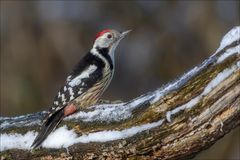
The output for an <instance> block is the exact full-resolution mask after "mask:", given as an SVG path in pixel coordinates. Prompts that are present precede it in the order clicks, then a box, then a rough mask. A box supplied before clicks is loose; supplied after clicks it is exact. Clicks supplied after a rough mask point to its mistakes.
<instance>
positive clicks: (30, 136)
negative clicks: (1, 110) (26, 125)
mask: <svg viewBox="0 0 240 160" xmlns="http://www.w3.org/2000/svg"><path fill="white" fill-rule="evenodd" d="M36 136H37V134H36V133H35V132H33V131H29V132H27V133H26V134H24V135H22V134H17V133H14V134H11V133H9V134H5V133H4V134H1V136H0V144H1V145H0V151H4V150H7V149H12V148H18V149H29V148H30V146H31V144H32V142H33V140H34V138H35V137H36Z"/></svg>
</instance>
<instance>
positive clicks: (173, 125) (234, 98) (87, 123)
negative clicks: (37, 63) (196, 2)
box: [0, 27, 240, 160]
mask: <svg viewBox="0 0 240 160" xmlns="http://www.w3.org/2000/svg"><path fill="white" fill-rule="evenodd" d="M239 41H240V27H235V28H233V29H232V30H231V31H230V32H228V33H227V34H226V35H225V36H224V38H223V40H222V42H221V44H220V47H219V48H218V50H217V51H216V52H215V53H214V55H212V56H211V57H210V58H208V59H207V60H205V61H204V62H203V63H202V64H201V65H199V66H197V67H195V68H193V69H192V70H191V71H189V72H188V73H186V74H185V75H183V76H182V77H181V78H180V79H178V80H176V81H175V82H173V83H170V84H168V85H166V86H164V87H162V88H160V89H157V90H156V91H154V92H149V93H146V94H145V95H142V96H140V97H138V98H136V99H133V100H131V101H129V102H125V103H117V104H111V103H109V104H99V105H96V106H92V107H90V108H89V109H87V110H81V111H79V112H78V113H76V114H74V115H72V116H71V117H69V118H65V119H64V122H63V123H62V124H61V125H60V127H59V128H58V129H56V130H55V131H54V132H53V133H52V134H51V135H50V136H49V137H48V138H47V139H46V141H45V142H44V143H43V148H41V149H37V150H34V151H31V152H30V145H31V143H32V141H33V139H34V137H35V136H36V132H37V131H38V130H39V126H40V124H41V123H40V122H41V120H42V119H43V117H44V115H45V114H46V113H45V112H44V111H43V112H39V113H34V114H29V115H24V116H20V117H1V118H0V124H1V125H0V127H1V156H2V157H5V158H12V159H17V158H27V159H29V158H32V159H34V158H42V159H56V158H69V159H71V158H75V159H94V158H95V159H107V158H108V159H126V158H129V159H155V158H158V159H164V160H168V159H171V160H172V159H186V158H191V157H194V156H195V155H196V154H197V153H199V152H200V151H202V150H204V149H206V148H208V147H210V146H211V145H213V144H214V143H215V142H216V141H217V140H218V139H220V138H221V137H223V136H224V135H225V134H227V133H228V132H229V131H231V130H232V129H234V128H235V127H236V126H239V123H240V105H239V104H240V83H239V82H240V45H239ZM14 148H16V149H14ZM66 149H67V151H66Z"/></svg>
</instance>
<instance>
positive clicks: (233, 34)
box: [216, 26, 240, 52]
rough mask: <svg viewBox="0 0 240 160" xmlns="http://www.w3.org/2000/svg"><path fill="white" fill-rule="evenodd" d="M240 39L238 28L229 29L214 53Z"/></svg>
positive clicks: (239, 27) (239, 29)
mask: <svg viewBox="0 0 240 160" xmlns="http://www.w3.org/2000/svg"><path fill="white" fill-rule="evenodd" d="M239 39H240V26H236V27H234V28H233V29H231V30H230V31H229V32H228V33H227V34H226V35H225V36H224V37H223V38H222V41H221V43H220V46H219V48H218V49H217V51H216V52H219V51H220V50H222V49H223V48H225V47H226V46H227V45H230V44H231V43H232V42H234V41H236V40H237V41H238V42H239Z"/></svg>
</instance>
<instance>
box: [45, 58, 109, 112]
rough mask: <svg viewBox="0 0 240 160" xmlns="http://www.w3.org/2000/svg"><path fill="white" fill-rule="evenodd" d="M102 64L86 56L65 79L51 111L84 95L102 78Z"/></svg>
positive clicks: (100, 61)
mask: <svg viewBox="0 0 240 160" xmlns="http://www.w3.org/2000/svg"><path fill="white" fill-rule="evenodd" d="M104 65H105V64H104V62H103V61H102V60H101V59H100V58H98V57H97V56H95V55H92V54H87V55H86V56H85V57H84V58H83V59H82V60H81V61H80V62H79V63H78V64H77V65H76V67H75V68H74V69H73V71H72V73H71V74H70V75H69V76H68V77H67V80H66V83H65V85H64V86H63V87H62V88H61V89H60V90H59V92H58V94H57V95H56V97H55V98H54V102H53V107H52V108H51V110H50V112H51V111H56V110H58V109H61V108H62V107H64V106H65V105H67V104H68V103H69V102H71V101H72V100H74V99H76V98H77V97H79V96H80V95H81V94H83V93H85V92H86V91H87V90H88V89H89V88H91V87H92V86H93V85H94V84H96V83H97V82H99V81H100V80H101V79H102V76H103V72H102V70H103V68H104Z"/></svg>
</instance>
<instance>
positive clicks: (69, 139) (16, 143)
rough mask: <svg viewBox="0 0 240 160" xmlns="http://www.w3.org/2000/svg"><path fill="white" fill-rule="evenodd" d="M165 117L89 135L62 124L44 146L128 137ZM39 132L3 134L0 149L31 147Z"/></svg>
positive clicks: (52, 146)
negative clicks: (79, 133) (78, 134)
mask: <svg viewBox="0 0 240 160" xmlns="http://www.w3.org/2000/svg"><path fill="white" fill-rule="evenodd" d="M163 122H164V119H161V120H159V121H157V122H152V123H148V124H143V125H140V126H134V127H131V128H128V129H124V130H120V131H116V130H107V131H99V132H94V133H89V134H87V135H82V136H79V137H78V136H77V134H76V133H75V132H74V130H68V129H67V127H66V126H62V127H60V128H58V129H56V130H55V131H53V132H52V133H51V134H50V135H49V136H48V138H47V139H46V140H45V141H44V142H43V144H42V146H43V147H45V148H61V147H65V148H66V147H69V146H71V145H73V144H76V143H89V142H107V141H113V140H119V139H123V138H127V137H131V136H134V135H135V134H137V133H140V132H143V131H146V130H149V129H152V128H155V127H157V126H160V125H162V124H163ZM36 136H37V134H36V133H35V132H32V131H29V132H27V133H26V134H24V135H21V134H1V146H0V150H1V151H4V150H7V149H12V148H18V149H31V148H30V146H31V144H32V142H33V140H34V139H35V137H36Z"/></svg>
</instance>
